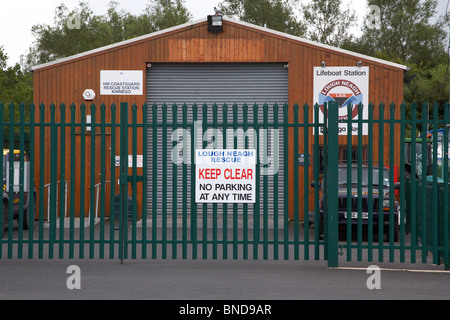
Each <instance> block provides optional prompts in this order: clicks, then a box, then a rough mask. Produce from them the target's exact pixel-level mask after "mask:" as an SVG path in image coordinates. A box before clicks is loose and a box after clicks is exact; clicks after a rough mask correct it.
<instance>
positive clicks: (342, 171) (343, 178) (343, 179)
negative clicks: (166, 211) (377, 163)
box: [338, 167, 389, 188]
mask: <svg viewBox="0 0 450 320" xmlns="http://www.w3.org/2000/svg"><path fill="white" fill-rule="evenodd" d="M361 172H362V177H361V178H362V179H361V180H362V186H363V187H367V186H368V185H369V170H368V168H367V167H363V168H361ZM371 174H372V185H373V186H379V183H378V180H379V179H378V178H379V169H378V168H373V169H372V173H371ZM338 177H339V178H338V184H339V185H340V186H343V185H347V167H341V168H339V173H338ZM351 178H352V184H356V185H357V184H358V168H355V167H352V173H351ZM383 187H385V188H388V187H389V171H388V170H387V169H384V170H383Z"/></svg>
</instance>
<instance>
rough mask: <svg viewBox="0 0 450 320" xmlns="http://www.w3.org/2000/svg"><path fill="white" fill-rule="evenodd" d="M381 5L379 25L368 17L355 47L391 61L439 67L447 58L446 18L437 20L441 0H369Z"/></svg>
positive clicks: (379, 6)
mask: <svg viewBox="0 0 450 320" xmlns="http://www.w3.org/2000/svg"><path fill="white" fill-rule="evenodd" d="M368 4H369V6H371V5H375V6H378V8H380V16H379V17H377V16H373V18H374V19H379V28H374V27H373V26H372V25H371V24H370V23H369V21H371V19H365V22H364V25H363V29H362V35H361V37H360V38H359V39H358V41H356V45H355V46H354V48H353V49H355V50H358V47H359V48H360V49H359V50H364V51H365V52H362V53H365V54H369V55H372V56H378V55H380V54H383V55H384V57H386V58H388V59H389V60H397V59H400V60H401V61H403V62H404V63H407V64H414V65H417V66H419V65H422V66H423V67H431V68H432V67H435V66H437V65H438V64H441V63H443V62H445V61H446V59H447V55H446V52H445V49H444V48H445V44H444V42H445V38H446V31H445V29H444V26H445V20H444V18H443V17H441V18H440V19H438V20H437V21H435V22H433V20H432V18H433V17H434V16H435V15H436V6H437V0H369V1H368Z"/></svg>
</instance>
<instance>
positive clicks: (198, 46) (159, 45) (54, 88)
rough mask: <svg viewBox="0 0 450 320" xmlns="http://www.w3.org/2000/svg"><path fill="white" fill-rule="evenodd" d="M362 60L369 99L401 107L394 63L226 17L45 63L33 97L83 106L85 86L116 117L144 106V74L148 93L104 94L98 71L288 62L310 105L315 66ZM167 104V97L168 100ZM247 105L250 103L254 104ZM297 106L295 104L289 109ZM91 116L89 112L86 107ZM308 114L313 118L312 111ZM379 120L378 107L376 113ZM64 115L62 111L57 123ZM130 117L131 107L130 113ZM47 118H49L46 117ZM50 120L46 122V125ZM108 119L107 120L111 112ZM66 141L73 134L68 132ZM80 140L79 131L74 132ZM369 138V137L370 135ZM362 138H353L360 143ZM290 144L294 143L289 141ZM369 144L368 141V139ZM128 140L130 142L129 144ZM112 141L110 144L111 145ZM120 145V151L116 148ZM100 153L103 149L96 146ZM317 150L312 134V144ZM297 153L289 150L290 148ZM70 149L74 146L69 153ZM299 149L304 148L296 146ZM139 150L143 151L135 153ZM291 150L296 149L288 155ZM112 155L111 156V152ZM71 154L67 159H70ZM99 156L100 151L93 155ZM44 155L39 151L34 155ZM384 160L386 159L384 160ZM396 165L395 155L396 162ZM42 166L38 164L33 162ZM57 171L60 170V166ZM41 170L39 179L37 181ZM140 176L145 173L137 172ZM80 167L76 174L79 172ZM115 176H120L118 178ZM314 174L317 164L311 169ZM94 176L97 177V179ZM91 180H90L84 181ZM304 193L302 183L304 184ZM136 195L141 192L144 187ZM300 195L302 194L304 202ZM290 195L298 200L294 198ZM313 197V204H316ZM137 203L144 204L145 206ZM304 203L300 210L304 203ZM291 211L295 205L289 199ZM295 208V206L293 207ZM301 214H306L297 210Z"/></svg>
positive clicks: (294, 94)
mask: <svg viewBox="0 0 450 320" xmlns="http://www.w3.org/2000/svg"><path fill="white" fill-rule="evenodd" d="M360 60H361V61H362V64H363V65H364V66H369V67H370V79H369V91H370V96H369V101H371V102H373V103H374V104H376V105H378V104H379V103H380V102H384V103H386V105H387V106H388V105H389V103H391V102H394V103H396V104H397V105H400V103H401V102H402V99H403V70H402V69H401V68H397V67H395V66H391V65H385V64H383V63H382V62H378V61H374V60H373V59H363V58H361V57H356V56H352V55H351V53H343V52H341V51H337V50H332V49H330V48H327V47H323V46H321V45H314V44H312V43H309V42H303V41H300V40H298V39H294V38H292V37H285V36H283V35H282V34H280V33H274V32H271V31H269V30H265V29H262V28H252V27H250V26H248V25H244V24H240V23H236V22H232V21H228V20H225V21H224V31H223V32H222V33H218V34H217V33H210V32H208V31H207V23H206V21H205V22H200V23H196V24H192V25H189V26H186V27H184V28H178V29H176V28H175V29H170V30H169V31H167V32H162V33H158V34H156V35H154V36H152V35H149V36H148V37H146V38H140V39H139V40H136V41H134V42H127V43H126V44H123V45H120V44H118V45H117V46H113V47H110V48H105V50H98V51H96V52H95V53H92V54H86V55H83V56H80V57H74V58H73V59H69V60H67V61H62V62H60V63H55V64H53V65H49V66H44V67H42V68H38V69H36V70H35V71H34V102H35V103H36V104H39V103H44V104H45V105H46V106H48V105H49V104H50V103H55V104H56V106H57V108H56V110H57V111H58V110H59V105H60V104H61V103H65V104H66V108H69V106H70V104H71V103H72V102H73V103H75V104H76V105H77V107H78V108H79V105H80V104H81V103H82V102H83V99H82V93H83V91H84V90H85V89H93V90H94V91H95V92H96V95H97V96H96V98H95V100H94V101H93V102H94V103H95V104H96V105H97V106H100V104H101V103H105V104H106V105H107V106H109V105H111V104H112V103H115V104H116V105H117V112H116V119H117V120H118V119H119V104H120V102H121V101H126V102H129V103H130V105H131V104H133V103H136V104H137V105H138V107H139V108H140V107H141V106H142V105H143V104H144V103H145V102H146V96H145V92H146V88H145V83H146V81H145V79H143V83H144V95H142V96H101V95H100V70H143V71H144V77H145V74H146V72H145V70H146V66H147V63H273V62H282V63H286V64H287V65H288V66H289V104H290V105H293V104H294V103H298V104H299V105H301V106H302V105H303V104H304V103H308V104H310V105H311V106H312V104H313V67H315V66H320V64H321V62H322V61H325V62H326V64H327V66H330V67H331V66H356V64H357V62H358V61H360ZM167 103H168V104H170V101H167ZM248 103H251V101H249V102H248ZM290 110H292V109H290ZM385 110H386V111H385V118H389V108H386V109H385ZM86 113H87V114H90V109H89V107H87V108H86ZM76 114H77V119H76V121H77V122H79V121H80V112H79V111H78V112H77V113H76ZM310 114H311V119H309V121H312V120H313V119H312V112H311V113H310ZM399 114H400V110H398V109H397V110H396V118H399ZM374 116H375V117H376V118H378V108H376V110H375V112H374ZM96 117H97V121H99V119H100V118H99V117H100V112H97V115H96ZM138 117H139V118H138V122H141V121H142V113H141V112H140V113H139V115H138ZM289 117H290V119H289V121H290V122H292V121H293V112H291V113H290V114H289ZM38 119H40V114H39V108H37V109H36V120H38ZM46 119H48V121H49V120H50V112H49V111H48V112H46ZM59 119H60V116H59V114H57V116H56V121H59ZM129 119H131V111H130V115H129ZM46 121H47V120H46ZM48 121H47V122H48ZM68 121H70V112H66V122H68ZM106 121H107V122H109V121H110V118H109V113H107V118H106ZM299 121H300V122H303V112H299ZM377 130H378V129H376V128H375V130H374V137H377V136H378V134H379V132H377ZM299 132H300V133H299V139H300V140H299V141H302V139H303V133H302V130H300V131H299ZM39 134H40V133H39V130H36V146H37V150H39V151H38V152H47V153H49V152H50V147H49V146H50V144H49V139H50V137H49V135H48V134H46V142H45V145H44V146H43V147H42V148H40V146H39V141H40V136H39ZM384 134H385V136H386V137H387V136H389V134H390V132H389V128H388V127H386V128H385V133H384ZM66 137H68V139H69V138H70V137H69V135H67V134H66ZM138 137H139V138H138V139H139V141H138V146H139V148H140V150H141V149H142V147H141V146H142V132H141V133H138ZM310 137H312V131H311V134H310ZM289 138H290V139H292V138H293V132H292V131H291V132H290V136H289ZM77 139H79V136H78V137H77ZM365 139H366V138H365ZM356 140H357V139H356V138H354V139H353V144H356V143H357V141H356ZM291 141H292V140H291ZM340 142H342V144H346V143H347V141H346V137H340ZM364 142H365V143H367V140H364V141H363V143H364ZM130 145H131V144H130ZM374 146H375V149H374V156H377V155H378V146H377V144H376V143H374ZM109 147H110V146H107V150H109ZM118 147H119V146H118V145H117V146H116V150H119V149H118ZM399 147H400V142H399V141H398V140H396V145H395V149H396V150H399V149H398V148H399ZM388 148H389V146H388V145H386V144H385V150H383V152H384V153H385V157H384V159H389V158H388V155H389V152H390V150H389V149H388ZM86 150H87V151H88V150H90V141H89V140H87V143H86ZM96 150H100V148H96ZM309 150H310V152H312V150H313V149H312V139H311V144H310V147H309ZM290 151H292V150H290ZM65 152H66V153H68V152H69V150H65ZM299 153H302V150H299ZM138 154H142V152H139V151H138ZM290 154H292V153H291V152H290ZM109 156H110V155H109ZM86 157H87V159H86V160H87V162H86V165H87V167H86V182H88V181H89V179H90V176H89V175H90V168H89V167H88V166H89V155H88V152H87V156H86ZM69 158H70V157H67V156H66V159H69ZM99 158H100V156H99V155H96V159H99ZM36 159H39V154H37V155H36ZM386 164H387V163H386ZM396 164H397V165H398V164H399V163H398V160H396ZM49 166H50V163H46V166H45V167H46V172H45V173H46V176H48V174H49V172H47V171H49V169H50V168H49ZM293 166H294V159H291V161H290V162H289V169H290V170H291V169H292V168H293ZM36 168H39V165H37V166H36ZM58 172H59V171H58ZM299 172H300V175H301V176H300V177H299V181H303V180H302V179H303V174H302V170H299ZM39 174H40V172H39V171H38V170H36V181H39ZM138 174H141V172H138ZM79 176H80V175H79V173H78V172H77V174H76V177H79ZM116 176H117V175H116ZM310 176H312V167H311V168H310ZM66 179H68V180H70V179H71V177H70V172H67V173H66ZM96 179H99V177H97V178H96ZM78 180H79V179H77V182H76V188H77V190H78V189H79V186H80V182H79V181H78ZM290 184H291V185H290V188H289V190H290V193H292V192H293V182H292V181H291V182H290ZM86 185H88V183H87V184H86ZM299 189H300V193H301V190H302V186H300V188H299ZM138 193H139V194H141V189H140V188H139V190H138ZM302 197H303V195H302V194H300V201H302ZM290 198H291V199H292V198H293V197H290ZM312 200H313V199H310V201H309V203H310V204H311V205H312V204H313V202H314V201H312ZM88 201H89V193H86V203H88ZM140 205H141V204H140V203H139V207H140ZM300 207H302V206H301V205H300ZM290 208H291V209H292V204H290ZM291 212H292V210H291ZM300 217H301V218H303V214H300Z"/></svg>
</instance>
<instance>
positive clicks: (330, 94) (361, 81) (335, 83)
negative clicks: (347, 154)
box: [314, 67, 369, 135]
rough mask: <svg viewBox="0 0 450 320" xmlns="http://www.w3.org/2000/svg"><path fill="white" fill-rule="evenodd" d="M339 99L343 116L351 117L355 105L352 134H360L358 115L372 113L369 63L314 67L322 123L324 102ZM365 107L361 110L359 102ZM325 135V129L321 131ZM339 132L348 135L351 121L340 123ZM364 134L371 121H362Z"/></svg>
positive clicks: (315, 87) (363, 116)
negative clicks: (358, 65)
mask: <svg viewBox="0 0 450 320" xmlns="http://www.w3.org/2000/svg"><path fill="white" fill-rule="evenodd" d="M334 101H337V102H338V104H339V119H340V120H346V119H347V118H348V109H347V107H348V105H351V110H352V112H351V118H352V121H353V123H352V134H353V135H357V134H358V123H357V121H358V119H359V117H362V119H363V120H367V119H368V117H369V111H368V109H369V67H314V104H316V103H318V104H319V106H320V111H319V123H323V121H324V103H327V104H328V103H330V102H334ZM360 103H362V104H363V106H364V108H363V112H362V114H359V111H358V105H359V104H360ZM320 134H321V135H322V134H323V132H322V130H321V131H320ZM339 134H340V135H347V123H339ZM362 134H363V135H367V134H368V125H367V123H365V124H363V125H362Z"/></svg>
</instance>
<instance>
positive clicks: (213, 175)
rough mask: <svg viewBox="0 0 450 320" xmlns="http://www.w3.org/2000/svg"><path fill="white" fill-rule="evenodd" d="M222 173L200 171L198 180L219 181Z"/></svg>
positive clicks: (213, 170) (209, 170)
mask: <svg viewBox="0 0 450 320" xmlns="http://www.w3.org/2000/svg"><path fill="white" fill-rule="evenodd" d="M221 173H222V170H220V169H199V171H198V178H199V179H217V177H218V176H220V174H221Z"/></svg>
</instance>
